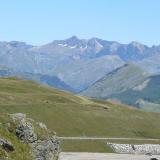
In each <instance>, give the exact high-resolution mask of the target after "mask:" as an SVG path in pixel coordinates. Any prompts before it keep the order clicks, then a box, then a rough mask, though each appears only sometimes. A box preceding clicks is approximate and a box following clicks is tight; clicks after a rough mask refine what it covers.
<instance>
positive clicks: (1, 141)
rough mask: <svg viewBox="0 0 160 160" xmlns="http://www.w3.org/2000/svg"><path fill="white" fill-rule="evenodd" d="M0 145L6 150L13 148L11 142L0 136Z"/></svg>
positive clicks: (9, 150)
mask: <svg viewBox="0 0 160 160" xmlns="http://www.w3.org/2000/svg"><path fill="white" fill-rule="evenodd" d="M0 146H1V147H2V149H4V150H5V151H7V152H11V151H14V150H15V148H14V146H13V145H12V143H11V142H9V141H7V140H5V139H1V138H0Z"/></svg>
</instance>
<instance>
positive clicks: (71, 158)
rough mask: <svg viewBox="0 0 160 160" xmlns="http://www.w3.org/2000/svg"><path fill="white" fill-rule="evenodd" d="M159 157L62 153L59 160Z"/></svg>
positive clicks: (126, 159) (135, 159) (158, 156)
mask: <svg viewBox="0 0 160 160" xmlns="http://www.w3.org/2000/svg"><path fill="white" fill-rule="evenodd" d="M151 158H157V159H158V160H160V155H155V156H148V155H131V154H114V153H85V152H74V153H73V152H62V153H61V154H60V157H59V160H151Z"/></svg>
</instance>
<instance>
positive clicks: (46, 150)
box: [0, 113, 60, 160]
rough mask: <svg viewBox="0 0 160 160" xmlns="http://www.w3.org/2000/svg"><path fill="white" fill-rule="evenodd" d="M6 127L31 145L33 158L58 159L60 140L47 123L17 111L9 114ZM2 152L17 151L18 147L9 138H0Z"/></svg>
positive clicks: (39, 159) (34, 159)
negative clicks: (48, 127)
mask: <svg viewBox="0 0 160 160" xmlns="http://www.w3.org/2000/svg"><path fill="white" fill-rule="evenodd" d="M9 119H10V120H8V122H7V123H6V125H5V126H6V127H5V129H7V130H8V131H9V132H10V133H12V134H14V136H15V135H16V136H17V138H18V139H19V140H20V143H21V142H22V143H25V144H27V145H28V146H29V148H30V151H31V153H32V157H33V160H58V156H59V153H60V147H59V145H60V142H59V140H58V138H57V137H56V136H55V135H51V134H50V131H49V130H48V129H47V127H46V125H45V124H43V123H41V122H38V123H37V122H35V121H34V120H33V119H29V118H27V117H26V115H25V114H22V113H16V114H11V115H9ZM0 149H2V150H0V151H1V153H0V159H1V154H2V153H3V154H6V155H5V156H4V157H7V156H8V154H7V152H11V151H16V148H15V147H14V146H13V145H12V144H11V143H10V142H9V141H7V140H5V139H2V138H0Z"/></svg>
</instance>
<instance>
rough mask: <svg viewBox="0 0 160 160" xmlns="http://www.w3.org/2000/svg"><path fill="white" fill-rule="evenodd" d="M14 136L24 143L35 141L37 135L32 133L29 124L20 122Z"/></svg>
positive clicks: (31, 127) (32, 130)
mask: <svg viewBox="0 0 160 160" xmlns="http://www.w3.org/2000/svg"><path fill="white" fill-rule="evenodd" d="M16 135H17V137H18V138H19V139H21V140H22V141H23V142H24V143H33V142H35V141H37V135H36V134H35V133H34V128H33V126H32V124H31V123H30V122H25V121H22V122H21V123H20V124H19V125H18V126H17V128H16Z"/></svg>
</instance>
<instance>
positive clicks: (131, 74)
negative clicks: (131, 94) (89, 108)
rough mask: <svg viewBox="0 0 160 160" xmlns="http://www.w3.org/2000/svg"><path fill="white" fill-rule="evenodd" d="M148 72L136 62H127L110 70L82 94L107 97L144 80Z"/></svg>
mask: <svg viewBox="0 0 160 160" xmlns="http://www.w3.org/2000/svg"><path fill="white" fill-rule="evenodd" d="M147 76H148V73H147V72H145V71H144V70H142V69H141V68H140V67H138V66H137V65H135V64H126V65H124V66H122V67H120V68H118V69H116V70H114V71H113V72H110V73H109V74H107V75H106V76H104V77H103V78H102V79H100V80H98V81H97V82H96V83H94V84H93V85H92V86H90V87H88V88H87V89H86V90H84V91H83V92H82V93H81V94H82V95H85V96H89V97H93V98H101V99H106V98H108V97H110V96H111V95H114V94H118V93H121V92H124V91H126V90H128V89H130V88H133V87H134V86H136V85H137V84H139V83H141V82H143V81H144V79H145V78H146V77H147Z"/></svg>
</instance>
